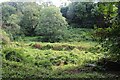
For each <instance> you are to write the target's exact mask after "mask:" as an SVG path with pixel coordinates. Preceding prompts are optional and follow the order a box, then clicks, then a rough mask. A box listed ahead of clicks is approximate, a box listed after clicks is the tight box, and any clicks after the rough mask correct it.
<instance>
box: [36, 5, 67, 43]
mask: <svg viewBox="0 0 120 80" xmlns="http://www.w3.org/2000/svg"><path fill="white" fill-rule="evenodd" d="M66 29H67V22H66V21H65V18H64V17H62V14H61V13H60V10H59V8H57V7H54V6H50V7H45V8H43V9H42V10H41V14H40V18H39V26H38V27H37V28H36V31H37V34H38V35H42V36H43V41H47V42H48V41H49V42H57V41H60V40H61V39H62V38H63V36H64V30H66Z"/></svg>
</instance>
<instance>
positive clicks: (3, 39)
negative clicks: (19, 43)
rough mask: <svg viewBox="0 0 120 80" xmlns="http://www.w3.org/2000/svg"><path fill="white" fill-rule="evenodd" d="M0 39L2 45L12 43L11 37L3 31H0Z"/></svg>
mask: <svg viewBox="0 0 120 80" xmlns="http://www.w3.org/2000/svg"><path fill="white" fill-rule="evenodd" d="M0 38H1V41H0V44H2V45H6V44H8V43H9V42H10V38H9V35H8V34H7V33H6V32H5V31H4V30H2V29H0Z"/></svg>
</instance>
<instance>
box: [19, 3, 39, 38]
mask: <svg viewBox="0 0 120 80" xmlns="http://www.w3.org/2000/svg"><path fill="white" fill-rule="evenodd" d="M38 18H39V7H38V6H37V4H29V5H26V6H25V8H24V10H23V17H22V19H21V21H20V26H21V32H23V34H24V35H26V36H33V35H35V28H36V27H37V25H38Z"/></svg>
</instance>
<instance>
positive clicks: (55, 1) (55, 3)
mask: <svg viewBox="0 0 120 80" xmlns="http://www.w3.org/2000/svg"><path fill="white" fill-rule="evenodd" d="M7 1H10V0H0V3H1V2H7ZM12 1H17V0H12ZM20 1H21V2H22V0H20ZM24 1H26V2H29V1H31V0H23V2H24ZM32 1H34V2H35V1H36V2H38V1H41V0H32ZM42 1H44V2H47V1H52V2H53V4H54V5H55V6H57V7H59V6H60V4H61V3H62V2H66V3H67V4H69V2H68V1H67V0H42Z"/></svg>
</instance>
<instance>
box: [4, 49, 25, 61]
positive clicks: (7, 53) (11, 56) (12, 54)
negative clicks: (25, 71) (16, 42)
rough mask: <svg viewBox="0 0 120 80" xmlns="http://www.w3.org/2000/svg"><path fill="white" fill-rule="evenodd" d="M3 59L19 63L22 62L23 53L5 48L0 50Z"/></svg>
mask: <svg viewBox="0 0 120 80" xmlns="http://www.w3.org/2000/svg"><path fill="white" fill-rule="evenodd" d="M2 52H3V53H4V54H3V55H4V58H5V59H6V60H10V61H16V62H21V61H23V60H24V56H23V51H22V50H21V49H14V48H5V49H3V50H2Z"/></svg>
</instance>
